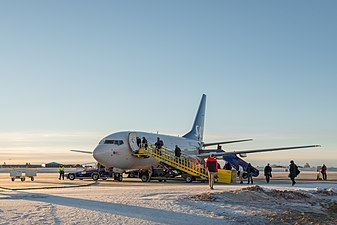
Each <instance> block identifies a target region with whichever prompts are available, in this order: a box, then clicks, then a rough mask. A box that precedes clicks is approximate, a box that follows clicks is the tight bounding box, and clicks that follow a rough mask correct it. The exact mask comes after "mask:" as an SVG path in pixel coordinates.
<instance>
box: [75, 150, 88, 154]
mask: <svg viewBox="0 0 337 225" xmlns="http://www.w3.org/2000/svg"><path fill="white" fill-rule="evenodd" d="M70 151H72V152H79V153H85V154H92V152H91V151H84V150H70Z"/></svg>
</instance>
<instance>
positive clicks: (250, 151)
mask: <svg viewBox="0 0 337 225" xmlns="http://www.w3.org/2000/svg"><path fill="white" fill-rule="evenodd" d="M316 147H321V146H320V145H304V146H293V147H282V148H266V149H252V150H238V151H233V152H214V153H213V152H210V153H202V154H199V155H197V156H198V157H202V158H206V157H208V156H209V155H210V154H211V153H212V154H214V156H224V155H233V154H235V155H237V154H246V153H256V152H271V151H283V150H292V149H302V148H316Z"/></svg>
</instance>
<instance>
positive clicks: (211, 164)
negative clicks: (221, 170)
mask: <svg viewBox="0 0 337 225" xmlns="http://www.w3.org/2000/svg"><path fill="white" fill-rule="evenodd" d="M206 170H207V172H208V184H209V187H210V188H211V190H213V189H214V188H213V185H214V176H215V174H216V173H217V172H218V161H217V160H216V158H214V155H213V154H211V155H210V156H209V158H208V159H207V161H206Z"/></svg>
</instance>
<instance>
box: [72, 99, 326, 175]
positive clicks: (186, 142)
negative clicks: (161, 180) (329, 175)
mask: <svg viewBox="0 0 337 225" xmlns="http://www.w3.org/2000/svg"><path fill="white" fill-rule="evenodd" d="M205 108H206V95H205V94H203V95H202V97H201V101H200V104H199V108H198V110H197V114H196V117H195V120H194V123H193V125H192V128H191V130H190V131H189V132H188V133H186V134H185V135H183V136H182V137H179V136H171V135H165V134H156V133H148V132H143V131H121V132H117V133H113V134H110V135H108V136H106V137H104V138H103V139H102V140H101V141H100V142H99V143H98V145H97V146H96V148H95V149H94V150H93V151H84V150H70V151H73V152H80V153H88V154H92V155H93V157H94V158H95V160H96V161H97V162H98V163H99V164H101V165H103V166H105V168H111V169H112V170H113V172H114V173H120V174H122V173H123V172H125V171H127V170H131V169H143V170H147V169H150V168H151V167H156V166H158V164H159V162H158V161H157V160H156V159H155V158H152V157H148V158H146V157H136V156H134V153H135V152H136V151H138V150H139V146H138V145H137V143H136V139H137V137H139V138H142V137H145V138H146V139H147V141H148V143H149V144H151V145H154V144H155V143H156V141H157V138H160V139H161V140H162V141H163V142H164V146H165V148H167V149H172V151H173V149H174V148H175V145H178V146H179V147H180V149H181V150H182V153H183V154H185V155H188V156H189V157H191V158H195V159H197V160H199V161H202V160H203V158H206V157H208V156H209V155H210V153H212V154H214V155H215V156H216V157H223V159H224V160H226V161H230V162H231V160H232V162H233V163H234V164H235V163H236V165H235V166H238V164H237V163H239V164H241V165H242V164H247V163H246V162H245V161H243V160H242V159H240V158H239V157H238V156H241V157H245V156H246V154H249V153H258V152H269V151H283V150H292V149H303V148H315V147H320V145H305V146H292V147H282V148H267V149H248V150H238V151H233V152H226V151H223V150H222V149H220V148H219V147H220V145H223V144H231V143H238V142H245V141H251V140H252V139H241V140H233V141H221V142H213V143H204V142H203V133H204V121H205ZM216 145H217V146H218V148H217V149H205V147H209V146H216ZM235 166H234V167H235ZM257 174H258V173H257Z"/></svg>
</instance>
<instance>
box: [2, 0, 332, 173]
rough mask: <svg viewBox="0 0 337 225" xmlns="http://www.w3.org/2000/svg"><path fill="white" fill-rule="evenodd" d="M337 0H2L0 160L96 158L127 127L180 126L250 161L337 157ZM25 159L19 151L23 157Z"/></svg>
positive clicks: (171, 129)
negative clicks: (100, 145) (198, 122)
mask: <svg viewBox="0 0 337 225" xmlns="http://www.w3.org/2000/svg"><path fill="white" fill-rule="evenodd" d="M336 11H337V2H336V1H272V2H271V1H254V2H251V1H211V2H209V1H57V2H55V1H29V2H27V1H2V2H1V3H0V31H1V35H0V77H1V78H0V103H1V110H0V121H1V126H0V163H2V162H1V161H6V162H12V163H14V162H18V161H20V160H21V161H25V160H26V161H31V162H35V161H36V162H45V161H52V160H53V159H55V160H58V161H62V160H64V162H67V160H68V161H80V162H83V161H92V160H93V159H92V158H90V156H82V155H78V154H74V153H69V152H68V149H79V148H82V149H88V150H91V149H92V148H94V147H95V145H96V144H97V142H98V141H99V140H100V139H101V138H102V137H103V136H105V135H107V134H109V133H112V132H116V131H120V130H143V131H149V132H156V131H159V132H161V133H168V134H174V135H178V134H183V133H185V132H187V131H188V130H189V129H190V126H191V124H192V120H193V117H194V115H195V112H196V109H197V106H198V103H199V101H200V97H201V95H202V94H203V93H205V94H207V98H208V99H207V111H206V127H205V141H217V140H231V139H237V138H254V142H250V143H245V144H237V145H230V146H229V145H228V146H227V147H228V148H229V149H235V148H236V149H251V148H265V147H278V146H291V145H302V144H321V145H323V147H322V148H320V149H318V150H317V149H316V150H299V151H295V152H283V153H262V154H252V155H250V156H249V157H248V160H250V161H252V162H253V163H255V164H260V165H261V164H262V165H263V164H264V163H265V162H267V161H268V162H272V163H281V164H284V165H286V164H288V161H289V159H290V158H291V159H294V160H295V161H297V162H299V164H303V163H304V162H310V163H311V164H314V165H319V164H321V163H326V164H328V165H333V166H337V154H336V150H337V143H336V140H337V116H336V115H337V104H336V102H337V44H336V40H337V29H336V27H337V13H336ZM21 161H20V162H21Z"/></svg>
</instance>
